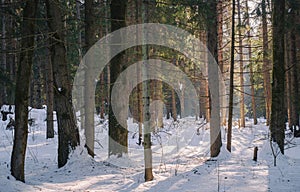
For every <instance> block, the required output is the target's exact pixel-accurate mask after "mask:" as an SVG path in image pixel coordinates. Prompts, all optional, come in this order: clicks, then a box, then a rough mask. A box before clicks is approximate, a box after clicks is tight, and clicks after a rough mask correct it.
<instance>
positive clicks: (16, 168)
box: [11, 0, 38, 182]
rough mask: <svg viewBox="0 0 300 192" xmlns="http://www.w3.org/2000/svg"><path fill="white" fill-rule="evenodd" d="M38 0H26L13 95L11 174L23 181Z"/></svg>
mask: <svg viewBox="0 0 300 192" xmlns="http://www.w3.org/2000/svg"><path fill="white" fill-rule="evenodd" d="M37 5H38V0H34V1H28V2H27V3H26V5H25V8H24V12H23V22H22V28H21V31H22V32H21V34H22V35H23V38H22V39H21V49H22V51H21V54H20V60H19V63H18V72H17V82H16V96H15V98H16V99H15V106H16V107H15V135H14V144H13V151H12V156H11V174H12V176H14V177H15V178H16V179H17V180H19V181H22V182H25V175H24V164H25V154H26V146H27V137H28V104H29V101H28V98H29V86H30V75H31V68H32V59H33V50H34V32H35V26H36V25H35V18H36V13H37Z"/></svg>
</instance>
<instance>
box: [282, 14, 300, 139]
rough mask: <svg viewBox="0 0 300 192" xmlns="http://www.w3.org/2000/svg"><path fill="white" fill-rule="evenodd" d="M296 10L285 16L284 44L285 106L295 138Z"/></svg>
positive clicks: (297, 108) (296, 118)
mask: <svg viewBox="0 0 300 192" xmlns="http://www.w3.org/2000/svg"><path fill="white" fill-rule="evenodd" d="M296 17H297V15H296V9H292V10H291V12H289V15H288V16H287V19H288V22H290V28H289V29H288V31H287V33H286V38H285V40H286V41H285V44H286V50H285V53H286V57H287V58H286V67H287V69H286V76H287V78H286V80H287V83H286V86H287V91H286V92H287V97H286V98H287V104H288V120H289V128H290V129H291V130H292V131H293V132H294V135H295V136H296V137H297V136H298V133H297V132H299V130H297V127H299V106H298V101H297V100H298V98H299V93H298V80H299V79H298V75H297V71H298V69H297V68H298V66H297V51H296V50H297V46H296V34H297V29H296V27H295V26H297V23H296V20H295V18H296ZM299 137H300V135H299Z"/></svg>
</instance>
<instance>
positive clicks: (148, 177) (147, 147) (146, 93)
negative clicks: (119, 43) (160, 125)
mask: <svg viewBox="0 0 300 192" xmlns="http://www.w3.org/2000/svg"><path fill="white" fill-rule="evenodd" d="M142 6H143V9H142V10H143V13H142V14H143V15H142V18H143V22H144V23H148V22H149V2H143V5H142ZM144 35H145V36H144V37H143V39H147V33H144ZM142 54H143V61H145V63H144V64H145V65H144V66H143V67H142V76H143V77H146V79H148V67H147V61H146V60H148V59H149V45H144V46H143V47H142ZM173 91H174V90H173ZM143 98H144V113H143V117H144V140H143V141H144V143H143V144H144V163H145V165H144V166H145V174H144V178H145V181H146V182H147V181H152V180H153V178H154V177H153V172H152V149H151V145H152V143H151V125H150V123H151V122H150V89H149V81H144V82H143ZM173 118H174V117H173Z"/></svg>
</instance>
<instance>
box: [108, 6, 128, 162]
mask: <svg viewBox="0 0 300 192" xmlns="http://www.w3.org/2000/svg"><path fill="white" fill-rule="evenodd" d="M126 7H127V1H119V0H112V1H111V7H110V10H111V31H116V30H118V29H121V28H122V27H125V26H126V23H125V15H126ZM120 35H121V34H119V35H117V36H116V37H115V38H114V39H113V41H114V42H113V45H112V46H111V48H112V49H113V48H114V46H120V44H121V43H122V39H121V37H120ZM123 59H124V54H123V53H120V54H118V55H117V56H115V57H114V58H113V59H112V60H111V62H110V77H111V83H115V82H116V80H117V78H118V76H119V74H121V72H122V70H123V69H124V68H125V67H126V66H125V62H124V61H123ZM122 83H126V82H122ZM124 87H126V86H124ZM112 88H113V87H112V86H110V95H111V93H112ZM120 92H122V90H120ZM120 97H122V95H120ZM110 99H111V98H110ZM121 99H122V100H124V103H125V102H127V101H125V100H126V98H121ZM118 104H119V105H121V103H118ZM118 112H119V115H120V116H121V118H122V119H119V121H122V122H119V121H118V119H117V118H116V116H115V114H114V112H113V111H112V103H111V102H110V105H109V131H108V135H109V149H108V153H109V156H111V155H116V156H118V157H122V156H123V154H127V153H128V131H127V116H128V114H127V112H128V109H124V107H122V106H120V108H119V111H118ZM122 125H124V126H126V127H123V126H122Z"/></svg>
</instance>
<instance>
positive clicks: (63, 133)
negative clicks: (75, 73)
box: [46, 0, 79, 167]
mask: <svg viewBox="0 0 300 192" xmlns="http://www.w3.org/2000/svg"><path fill="white" fill-rule="evenodd" d="M46 5H47V15H48V25H49V28H50V33H52V37H51V47H50V50H51V63H52V68H53V78H54V82H53V83H54V84H53V85H54V95H55V97H54V99H55V106H56V115H57V123H58V167H62V166H64V165H65V164H66V163H67V161H68V157H69V153H70V151H71V150H74V149H75V148H76V146H77V145H79V131H78V127H77V124H76V117H75V112H74V109H73V105H72V95H71V90H72V87H71V84H70V82H71V79H70V74H69V69H68V65H67V61H66V47H65V43H64V40H65V34H64V30H63V29H64V22H63V18H64V16H63V14H62V6H61V3H60V1H59V0H47V1H46Z"/></svg>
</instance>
